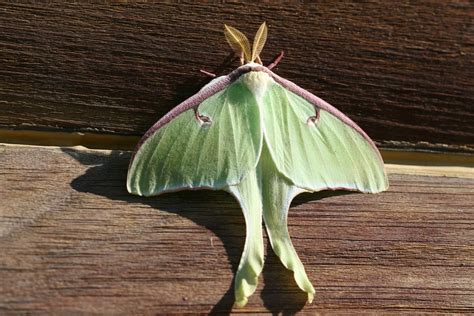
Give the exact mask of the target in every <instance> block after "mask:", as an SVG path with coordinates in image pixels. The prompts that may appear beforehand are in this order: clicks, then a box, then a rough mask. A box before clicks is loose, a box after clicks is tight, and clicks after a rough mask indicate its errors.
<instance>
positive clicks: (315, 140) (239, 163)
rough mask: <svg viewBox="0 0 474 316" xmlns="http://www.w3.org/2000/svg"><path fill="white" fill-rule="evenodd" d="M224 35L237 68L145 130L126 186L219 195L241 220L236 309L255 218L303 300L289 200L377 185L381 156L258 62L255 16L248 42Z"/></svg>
mask: <svg viewBox="0 0 474 316" xmlns="http://www.w3.org/2000/svg"><path fill="white" fill-rule="evenodd" d="M225 36H226V39H227V41H228V43H229V44H230V46H231V47H232V49H233V50H234V51H235V52H236V53H237V54H238V55H239V56H240V60H241V64H242V65H241V66H240V67H238V68H237V69H235V70H234V71H232V72H231V73H229V74H228V75H224V76H220V77H217V78H215V79H213V80H212V81H211V82H210V83H208V84H207V85H205V86H204V87H203V88H202V89H201V90H200V91H199V92H198V93H197V94H195V95H193V96H191V97H190V98H189V99H187V100H185V101H184V102H182V103H181V104H179V105H178V106H176V107H175V108H174V109H172V110H171V111H170V112H169V113H167V114H166V115H165V116H163V117H162V118H161V119H160V120H159V121H158V122H156V123H155V124H154V125H153V126H152V127H151V128H150V129H149V130H148V131H147V132H146V134H145V135H144V136H143V137H142V139H141V140H140V141H139V143H138V145H137V147H136V149H135V152H134V153H133V155H132V158H131V162H130V166H129V170H128V176H127V188H128V191H129V192H130V193H132V194H137V195H141V196H155V195H159V194H163V193H165V192H175V191H179V190H187V189H191V190H194V189H211V190H224V191H227V192H229V193H230V194H231V195H233V196H234V197H235V198H236V199H237V201H238V202H239V204H240V206H241V208H242V211H243V215H244V218H245V222H246V224H245V226H246V238H245V246H244V249H243V254H242V257H241V260H240V264H239V266H238V270H237V272H236V277H235V284H234V289H235V291H234V292H235V304H236V305H237V306H240V307H241V306H245V304H246V303H247V301H248V297H249V296H250V295H251V294H252V293H253V292H254V291H255V289H256V287H257V280H258V276H259V275H260V273H261V271H262V268H263V262H264V246H263V234H262V218H263V221H264V223H265V227H266V230H267V233H268V236H269V239H270V244H271V247H272V248H273V251H274V252H275V253H276V255H277V256H278V257H279V258H280V260H281V262H282V263H283V265H284V266H285V267H286V268H287V269H289V270H292V271H293V273H294V278H295V281H296V283H297V285H298V287H299V288H301V289H302V290H303V291H305V292H306V293H307V295H308V302H310V303H311V301H312V300H313V297H314V293H315V290H314V287H313V285H312V284H311V282H310V281H309V278H308V276H307V274H306V272H305V269H304V266H303V264H302V262H301V260H300V259H299V257H298V255H297V253H296V251H295V249H294V247H293V245H292V242H291V240H290V236H289V233H288V228H287V217H288V209H289V206H290V203H291V201H292V199H293V198H294V197H295V196H296V195H298V194H300V193H303V192H316V191H321V190H340V189H343V190H352V191H360V192H364V193H376V192H381V191H384V190H386V189H387V188H388V180H387V177H386V174H385V170H384V164H383V160H382V157H381V155H380V153H379V151H378V150H377V148H376V146H375V144H374V143H373V142H372V140H371V139H370V138H369V137H368V136H367V134H366V133H365V132H364V131H363V130H362V129H361V128H360V127H359V126H358V125H356V124H355V123H354V122H353V121H352V120H351V119H349V118H348V117H347V116H345V115H344V114H343V113H341V112H340V111H339V110H337V109H336V108H334V107H333V106H331V105H329V104H328V103H327V102H325V101H323V100H322V99H320V98H318V97H316V96H315V95H313V94H311V93H310V92H308V91H306V90H304V89H302V88H300V87H298V86H297V85H296V84H294V83H292V82H291V81H288V80H286V79H284V78H282V77H280V76H278V75H277V74H275V73H274V72H272V70H271V69H272V68H273V67H274V66H275V65H276V64H277V63H278V60H277V61H276V62H274V63H272V64H270V65H269V66H267V67H265V66H264V65H263V64H262V62H261V59H260V57H259V55H260V53H261V51H262V48H263V46H264V44H265V42H266V38H267V26H266V24H265V23H263V24H262V25H261V26H260V28H259V29H258V31H257V33H256V36H255V39H254V42H253V45H252V48H250V42H249V40H248V39H247V37H246V36H245V35H244V34H242V33H241V32H240V31H238V30H237V29H235V28H233V27H230V26H227V25H225ZM280 57H281V56H280Z"/></svg>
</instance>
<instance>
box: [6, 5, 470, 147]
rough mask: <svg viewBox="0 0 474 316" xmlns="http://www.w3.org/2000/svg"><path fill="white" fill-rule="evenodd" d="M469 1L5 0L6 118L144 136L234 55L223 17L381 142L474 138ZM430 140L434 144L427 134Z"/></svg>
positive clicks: (30, 125)
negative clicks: (257, 35) (256, 36)
mask: <svg viewBox="0 0 474 316" xmlns="http://www.w3.org/2000/svg"><path fill="white" fill-rule="evenodd" d="M473 18H474V4H473V3H472V2H469V1H452V2H448V1H424V2H421V1H418V2H409V1H397V2H393V3H392V2H388V1H378V2H377V1H375V2H366V3H348V2H344V1H342V2H334V1H322V2H319V3H317V4H271V3H259V4H253V3H239V2H231V3H225V4H202V3H193V2H185V3H180V4H175V3H159V4H150V3H121V4H120V3H118V4H88V3H56V4H52V3H51V4H44V3H43V4H40V3H37V4H35V3H24V4H21V3H18V2H15V3H4V4H2V7H1V10H0V51H1V54H0V77H1V85H0V128H8V129H21V130H25V129H34V130H53V131H66V132H77V131H82V132H99V133H113V134H120V135H141V134H143V133H144V132H145V131H146V130H147V129H148V128H149V127H150V126H151V125H152V124H153V123H154V122H155V121H156V120H157V119H158V118H159V117H161V116H162V115H163V114H165V113H166V112H167V111H168V110H170V109H171V108H172V107H174V106H175V105H176V104H178V103H179V102H180V101H183V100H184V99H185V98H186V97H189V96H190V95H192V94H193V93H194V92H196V91H198V90H199V88H200V87H202V85H203V84H204V83H205V82H207V81H208V80H209V79H207V78H206V77H205V76H203V75H202V74H200V73H199V69H200V68H202V69H206V70H208V71H213V72H216V73H218V74H220V73H226V72H228V71H230V70H231V69H232V68H234V67H235V66H237V65H238V62H236V61H235V62H233V63H232V62H230V61H231V60H230V56H231V55H230V54H231V51H230V48H229V47H228V45H227V43H226V42H225V39H224V35H223V24H224V23H228V24H230V25H233V26H235V27H237V28H239V29H241V30H242V31H244V32H245V33H246V34H248V35H249V37H252V36H253V33H254V32H255V31H256V29H257V28H258V25H259V24H260V23H261V22H263V21H267V23H268V25H269V38H268V41H267V45H266V48H265V49H264V52H263V55H262V58H263V60H264V61H265V62H270V60H271V59H272V58H273V56H274V55H276V54H277V53H278V52H279V51H280V50H284V51H285V52H286V57H285V58H284V59H283V61H282V63H281V64H280V66H278V67H277V69H275V71H276V72H277V73H278V74H280V75H282V76H283V77H285V78H287V79H289V80H292V81H294V82H295V83H297V84H298V85H300V86H301V87H303V88H306V89H308V90H309V91H311V92H313V93H315V94H316V95H318V96H320V97H322V98H323V99H325V100H326V101H328V102H330V103H331V104H333V105H335V106H336V107H338V108H339V109H340V110H342V111H343V112H345V113H347V114H348V115H349V116H350V117H351V118H352V119H354V120H355V121H356V122H357V123H359V124H360V125H361V127H362V128H363V129H364V130H366V131H367V132H368V134H369V135H370V136H371V137H373V138H374V139H375V140H376V141H378V142H379V143H383V144H385V145H386V146H388V147H395V148H402V147H407V146H408V147H410V146H415V147H417V146H421V147H423V146H425V147H426V146H427V144H428V145H429V144H442V143H444V144H448V145H450V146H451V147H454V148H456V147H458V146H463V145H464V146H468V147H469V148H471V149H472V148H473V147H474V145H473V144H474V143H473V139H474V130H473V129H474V124H472V122H473V113H472V104H473V103H474V84H473V83H474V80H473V79H474V78H473V77H474V45H473V44H474V32H473V24H472V21H473ZM420 142H425V144H420Z"/></svg>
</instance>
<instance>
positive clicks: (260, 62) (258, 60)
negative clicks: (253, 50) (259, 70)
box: [255, 56, 263, 65]
mask: <svg viewBox="0 0 474 316" xmlns="http://www.w3.org/2000/svg"><path fill="white" fill-rule="evenodd" d="M255 61H256V62H257V64H260V65H263V63H262V60H261V59H260V56H257V58H256V59H255Z"/></svg>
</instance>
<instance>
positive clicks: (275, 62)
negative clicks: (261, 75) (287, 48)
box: [267, 51, 285, 69]
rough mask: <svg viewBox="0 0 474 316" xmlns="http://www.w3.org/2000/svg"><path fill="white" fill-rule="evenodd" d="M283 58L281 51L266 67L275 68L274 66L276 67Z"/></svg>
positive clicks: (283, 54)
mask: <svg viewBox="0 0 474 316" xmlns="http://www.w3.org/2000/svg"><path fill="white" fill-rule="evenodd" d="M283 56H285V53H284V52H283V51H281V52H280V54H278V55H277V56H276V57H275V58H274V59H273V61H272V62H271V63H270V65H268V66H267V68H268V69H272V68H273V67H275V66H276V65H278V64H279V63H280V61H281V59H282V58H283Z"/></svg>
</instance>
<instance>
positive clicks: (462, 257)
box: [0, 145, 474, 315]
mask: <svg viewBox="0 0 474 316" xmlns="http://www.w3.org/2000/svg"><path fill="white" fill-rule="evenodd" d="M129 158H130V154H129V152H123V151H99V150H95V151H94V150H84V149H78V148H51V147H30V146H11V145H10V146H1V147H0V163H1V165H2V170H1V176H0V196H1V197H2V202H1V203H0V280H2V281H1V282H0V313H1V314H13V313H24V314H27V313H33V312H34V313H40V312H42V313H48V314H72V313H74V314H92V313H96V314H109V315H110V314H137V313H139V314H146V315H148V314H150V315H151V314H163V313H184V312H193V313H199V312H200V313H209V312H213V313H218V312H219V313H227V312H230V311H231V308H232V303H233V291H232V277H233V273H234V272H235V270H236V269H237V265H238V262H239V258H240V254H241V251H242V248H243V242H244V235H245V228H244V222H243V218H242V215H241V211H240V209H239V207H238V205H237V203H236V202H235V201H234V200H233V198H231V197H230V196H229V195H227V194H224V193H221V192H210V191H200V192H181V193H175V194H168V195H163V196H161V197H158V198H141V197H135V196H131V195H129V194H128V193H127V192H126V189H125V177H126V170H127V165H128V160H129ZM390 170H393V169H390ZM470 172H471V173H473V171H472V169H471V170H470ZM389 177H390V181H391V187H390V190H389V191H388V192H385V193H382V194H377V195H362V194H346V195H342V194H334V193H333V194H330V193H321V194H312V195H301V196H300V197H298V198H297V199H296V200H295V201H294V202H293V204H292V208H291V210H290V219H289V228H290V233H291V235H292V238H293V241H294V243H295V247H296V249H297V251H298V253H299V254H300V257H301V259H302V261H303V262H304V264H305V267H306V269H307V272H308V275H309V278H310V279H311V280H312V282H313V283H314V285H315V287H316V298H315V301H314V303H313V304H312V305H305V299H306V296H305V294H304V293H303V292H301V291H299V290H298V288H297V287H296V285H295V283H294V281H293V279H292V274H291V273H289V272H288V271H286V270H285V269H284V268H283V266H282V265H281V264H280V263H279V261H278V259H277V258H276V257H275V256H274V255H273V253H272V251H268V254H267V258H266V263H265V268H264V271H263V275H262V277H261V278H260V285H259V288H258V290H257V293H256V294H255V295H253V296H252V297H251V298H250V302H249V305H248V306H247V307H246V308H245V309H243V310H234V312H247V313H259V312H262V313H263V312H273V313H286V314H293V313H296V312H298V311H301V312H305V313H308V314H314V313H316V312H325V313H336V312H338V313H343V312H346V313H355V312H360V313H375V314H380V313H382V312H387V313H399V312H406V313H410V314H416V313H432V312H446V313H454V312H460V313H466V314H467V313H473V312H474V269H473V265H474V242H473V241H474V231H473V229H472V228H473V224H474V211H473V210H474V179H467V178H455V177H429V176H414V175H408V174H403V173H397V174H393V173H392V174H390V175H389ZM267 247H268V245H267Z"/></svg>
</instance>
